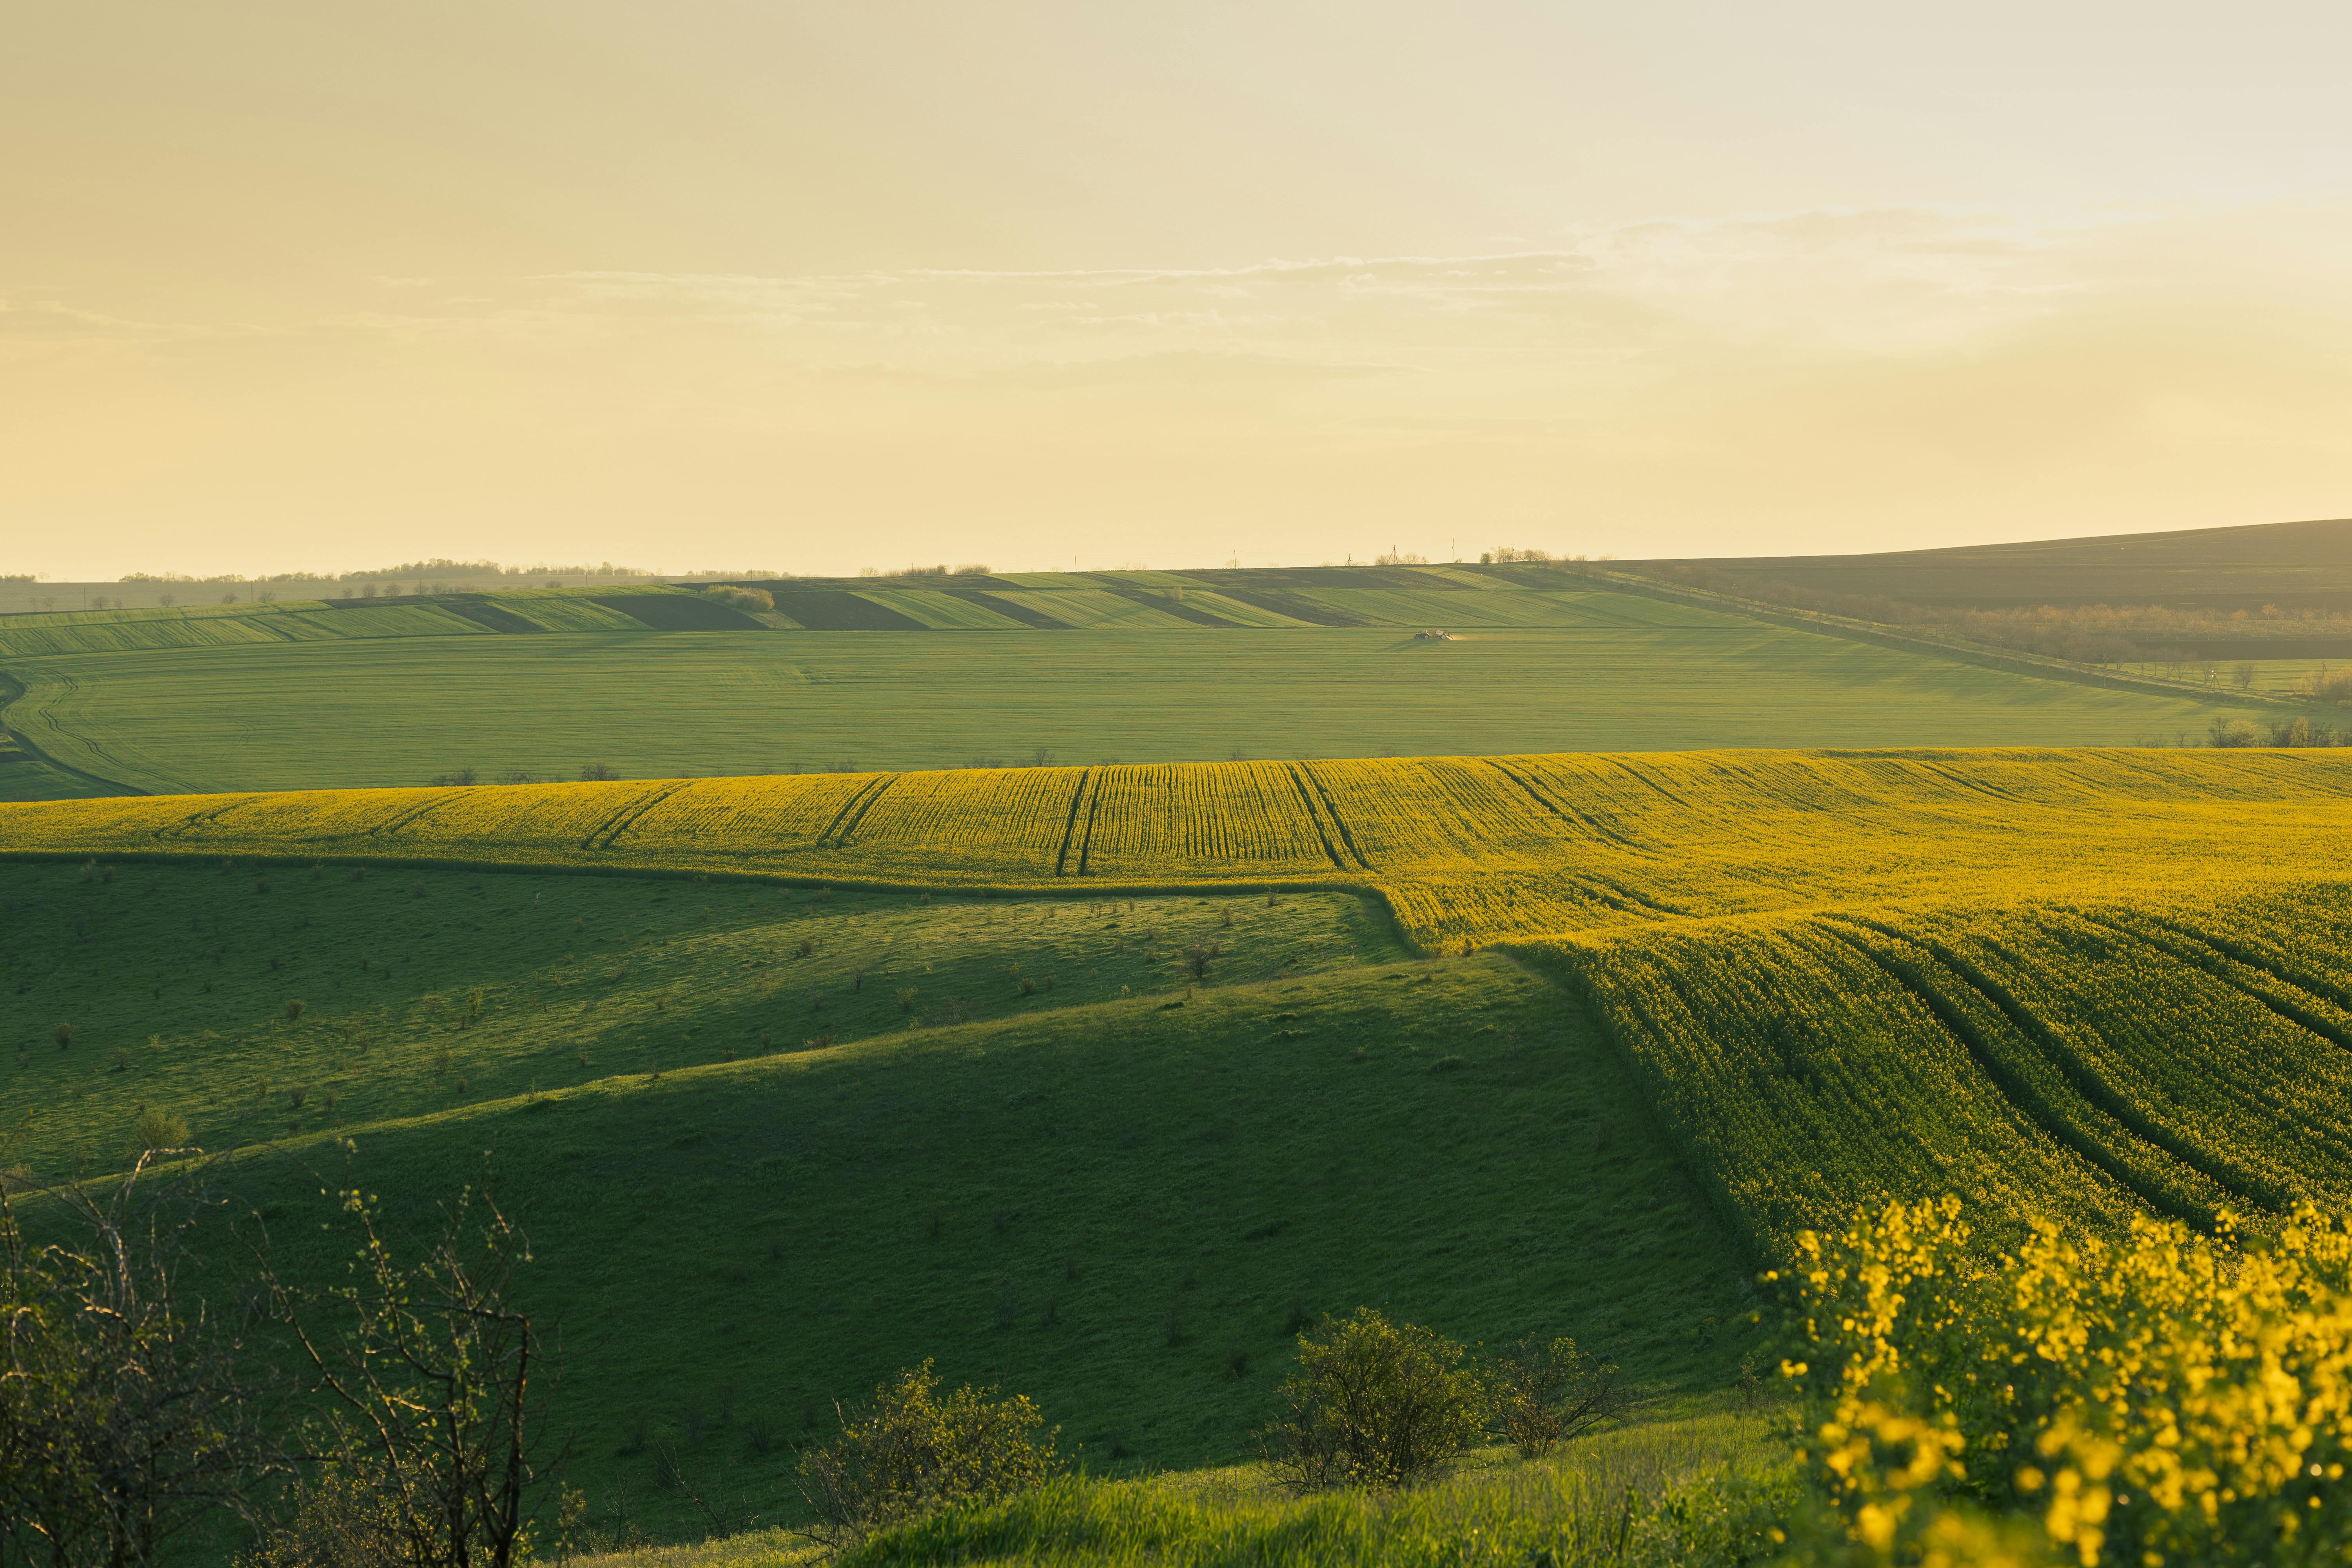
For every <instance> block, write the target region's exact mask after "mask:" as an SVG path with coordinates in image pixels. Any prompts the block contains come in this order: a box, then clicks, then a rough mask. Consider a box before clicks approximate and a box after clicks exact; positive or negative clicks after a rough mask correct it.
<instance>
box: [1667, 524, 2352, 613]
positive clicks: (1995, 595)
mask: <svg viewBox="0 0 2352 1568" xmlns="http://www.w3.org/2000/svg"><path fill="white" fill-rule="evenodd" d="M1621 564H1622V566H1623V567H1624V568H1625V569H1627V570H1631V571H1640V570H1643V569H1645V568H1656V567H1660V566H1664V565H1667V564H1675V565H1683V566H1693V567H1700V568H1705V569H1707V570H1710V571H1714V572H1719V573H1722V574H1726V575H1727V576H1734V577H1749V578H1755V579H1758V580H1772V581H1778V582H1782V583H1791V584H1799V585H1801V586H1803V587H1808V588H1820V589H1825V590H1829V591H1832V592H1836V593H1842V594H1873V595H1886V596H1888V597H1891V598H1897V599H1907V600H1910V601H1912V602H1914V603H1917V604H1934V605H1969V606H1974V607H1978V608H1986V609H1991V608H2005V607H2014V606H2019V605H2097V604H2108V605H2151V604H2152V605H2180V606H2184V607H2189V606H2201V607H2206V608H2220V609H2223V610H2229V609H2238V608H2246V609H2259V608H2260V607H2261V606H2262V605H2266V604H2272V605H2298V606H2322V607H2332V608H2343V607H2345V606H2346V605H2347V604H2352V518H2333V519H2325V520H2320V521H2310V522H2273V523H2257V524H2253V525H2251V526H2239V527H2231V528H2191V529H2182V530H2178V531H2171V532H2166V533H2119V534H2111V535H2102V536H2099V537H2096V538H2090V539H2036V540H2028V541H2024V542H2019V543H2015V544H1969V545H1958V546H1954V547H1951V548H1948V549H1940V550H1903V551H1889V552H1883V553H1878V554H1867V555H1756V556H1743V557H1726V558H1719V559H1704V558H1702V559H1695V560H1691V561H1685V562H1675V563H1666V562H1658V561H1629V562H1624V563H1621Z"/></svg>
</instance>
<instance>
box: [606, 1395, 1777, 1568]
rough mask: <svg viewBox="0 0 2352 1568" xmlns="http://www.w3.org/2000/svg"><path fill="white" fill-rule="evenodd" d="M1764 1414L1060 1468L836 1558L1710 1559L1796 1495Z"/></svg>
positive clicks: (1173, 1565)
mask: <svg viewBox="0 0 2352 1568" xmlns="http://www.w3.org/2000/svg"><path fill="white" fill-rule="evenodd" d="M1769 1425H1770V1423H1769V1419H1768V1418H1767V1417H1765V1416H1762V1415H1727V1414H1711V1415H1696V1416H1691V1417H1686V1418H1683V1419H1678V1420H1671V1421H1661V1422H1656V1423H1653V1424H1649V1425H1644V1426H1632V1427H1626V1428H1622V1429H1620V1430H1617V1431H1613V1432H1608V1433H1603V1434H1601V1435H1598V1436H1592V1437H1589V1438H1584V1439H1581V1440H1580V1441H1578V1442H1576V1443H1573V1444H1571V1445H1570V1446H1569V1447H1566V1448H1563V1449H1561V1450H1559V1452H1558V1453H1556V1454H1554V1455H1553V1456H1552V1457H1551V1458H1547V1459H1542V1460H1537V1461H1532V1462H1521V1461H1519V1460H1517V1459H1514V1458H1510V1457H1509V1451H1508V1450H1507V1449H1500V1448H1497V1449H1489V1450H1486V1451H1484V1452H1482V1453H1481V1454H1480V1455H1478V1456H1476V1457H1475V1458H1473V1459H1472V1460H1471V1461H1470V1462H1469V1463H1467V1464H1465V1466H1464V1467H1463V1468H1461V1469H1460V1470H1459V1471H1457V1472H1456V1473H1455V1474H1454V1476H1453V1477H1452V1478H1451V1479H1447V1480H1444V1481H1442V1482H1440V1483H1438V1484H1436V1485H1434V1486H1431V1487H1427V1488H1424V1489H1419V1490H1414V1491H1406V1492H1396V1493H1381V1492H1367V1491H1354V1490H1348V1491H1332V1492H1324V1493H1320V1494H1318V1495H1314V1496H1310V1497H1306V1498H1297V1497H1293V1496H1291V1495H1290V1494H1289V1493H1287V1492H1286V1491H1284V1490H1282V1489H1279V1488H1278V1487H1276V1486H1275V1485H1274V1484H1273V1482H1272V1481H1271V1479H1269V1477H1268V1476H1267V1474H1266V1472H1265V1469H1264V1468H1263V1467H1259V1466H1245V1467H1242V1468H1234V1469H1223V1470H1208V1471H1195V1472H1189V1473H1174V1474H1167V1475H1160V1476H1153V1477H1149V1478H1146V1479H1140V1480H1124V1481H1104V1480H1094V1479H1087V1478H1086V1477H1083V1476H1075V1477H1067V1478H1065V1479H1060V1480H1057V1481H1054V1482H1052V1483H1049V1484H1048V1485H1046V1486H1044V1487H1041V1488H1039V1489H1036V1490H1034V1491H1031V1492H1027V1493H1024V1494H1023V1495H1022V1496H1020V1497H1017V1498H1013V1499H1011V1500H1007V1501H1005V1502H1002V1503H997V1504H993V1505H991V1506H987V1507H982V1508H971V1509H962V1510H953V1511H950V1512H947V1513H942V1514H938V1515H935V1516H933V1517H931V1518H929V1519H927V1520H923V1521H919V1522H916V1523H914V1524H910V1525H908V1526H905V1527H903V1528H901V1529H898V1530H896V1531H889V1532H887V1533H885V1534H882V1535H878V1536H877V1537H875V1538H874V1539H872V1540H871V1541H869V1542H866V1545H865V1546H864V1547H863V1548H861V1549H860V1550H858V1551H856V1552H853V1553H851V1554H849V1555H848V1556H846V1557H845V1558H842V1559H840V1561H841V1562H842V1563H844V1564H845V1565H852V1568H889V1565H901V1564H903V1565H909V1568H911V1565H915V1564H949V1563H958V1564H982V1563H1045V1564H1072V1565H1076V1564H1080V1563H1084V1564H1088V1565H1089V1568H1092V1565H1097V1564H1111V1565H1116V1564H1122V1563H1152V1564H1153V1565H1154V1568H1223V1565H1225V1564H1234V1565H1236V1568H1238V1565H1240V1564H1249V1565H1251V1568H1281V1565H1285V1564H1298V1565H1300V1568H1307V1565H1309V1564H1312V1565H1316V1568H1322V1565H1325V1564H1340V1565H1347V1564H1375V1563H1378V1564H1402V1565H1405V1568H1412V1565H1414V1564H1424V1563H1426V1564H1438V1563H1444V1564H1448V1565H1461V1568H1475V1565H1480V1564H1488V1563H1492V1564H1498V1565H1499V1564H1504V1563H1509V1564H1513V1565H1514V1568H1525V1565H1526V1564H1529V1563H1538V1562H1542V1561H1545V1560H1546V1556H1545V1554H1547V1553H1548V1554H1549V1562H1550V1563H1553V1564H1554V1565H1555V1568H1568V1565H1570V1564H1572V1563H1604V1562H1606V1563H1633V1564H1639V1563H1735V1562H1741V1561H1749V1562H1752V1561H1757V1560H1759V1559H1761V1558H1764V1557H1768V1556H1770V1555H1772V1554H1774V1552H1776V1550H1777V1543H1778V1542H1779V1540H1780V1537H1779V1536H1778V1535H1776V1534H1775V1533H1774V1532H1775V1531H1776V1529H1777V1528H1778V1527H1779V1526H1780V1525H1781V1524H1782V1523H1783V1522H1784V1521H1787V1520H1788V1519H1789V1518H1790V1515H1791V1514H1792V1513H1794V1512H1796V1511H1797V1510H1798V1491H1797V1486H1798V1482H1797V1479H1796V1476H1795V1472H1794V1470H1793V1468H1791V1467H1790V1466H1789V1465H1788V1464H1787V1463H1786V1462H1785V1461H1783V1460H1781V1459H1780V1458H1779V1457H1778V1456H1779V1453H1780V1448H1779V1447H1778V1445H1776V1444H1773V1443H1771V1442H1769V1440H1768V1438H1767V1436H1766V1434H1767V1429H1768V1427H1769ZM820 1556H821V1554H820V1553H816V1552H813V1551H812V1550H811V1549H809V1548H808V1547H807V1546H805V1545H804V1544H803V1543H802V1542H799V1541H798V1540H796V1539H795V1538H794V1537H793V1536H792V1535H791V1534H790V1533H788V1532H786V1531H765V1532H762V1533H760V1534H755V1535H746V1536H739V1537H736V1538H734V1539H733V1540H731V1541H723V1542H709V1543H707V1544H705V1545H702V1546H694V1547H671V1548H653V1549H647V1550H645V1551H641V1552H628V1553H621V1554H615V1555H613V1556H609V1557H599V1558H588V1559H575V1560H574V1561H575V1562H576V1563H580V1564H581V1565H582V1568H782V1565H783V1564H788V1563H812V1562H815V1561H818V1560H819V1559H820Z"/></svg>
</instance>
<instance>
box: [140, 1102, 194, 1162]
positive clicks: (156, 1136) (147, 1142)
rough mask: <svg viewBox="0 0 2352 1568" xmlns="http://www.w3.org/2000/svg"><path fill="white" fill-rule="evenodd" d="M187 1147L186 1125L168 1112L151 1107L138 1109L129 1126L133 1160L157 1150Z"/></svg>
mask: <svg viewBox="0 0 2352 1568" xmlns="http://www.w3.org/2000/svg"><path fill="white" fill-rule="evenodd" d="M187 1146H188V1124H187V1123H186V1122H184V1121H181V1120H180V1119H179V1118H178V1117H176V1116H174V1115H173V1114H172V1113H171V1112H170V1111H168V1110H158V1109H157V1108H155V1107H154V1106H152V1105H142V1106H141V1107H140V1108H139V1115H138V1118H137V1120H135V1121H132V1122H131V1157H132V1158H133V1159H136V1158H138V1157H139V1156H140V1155H142V1154H145V1153H149V1152H152V1151H154V1150H157V1149H184V1148H186V1147H187Z"/></svg>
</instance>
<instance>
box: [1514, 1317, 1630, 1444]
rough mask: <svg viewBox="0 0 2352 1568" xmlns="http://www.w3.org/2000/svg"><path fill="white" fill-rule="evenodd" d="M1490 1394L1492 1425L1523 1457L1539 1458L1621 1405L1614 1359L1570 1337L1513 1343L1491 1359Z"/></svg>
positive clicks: (1607, 1415)
mask: <svg viewBox="0 0 2352 1568" xmlns="http://www.w3.org/2000/svg"><path fill="white" fill-rule="evenodd" d="M1489 1393H1490V1394H1491V1396H1492V1398H1493V1402H1494V1408H1495V1426H1496V1429H1497V1430H1499V1431H1500V1432H1501V1433H1502V1435H1503V1436H1504V1437H1506V1438H1507V1439H1508V1440H1509V1442H1510V1443H1511V1446H1512V1447H1516V1448H1517V1449H1518V1451H1519V1457H1520V1458H1524V1459H1540V1458H1543V1457H1544V1456H1545V1455H1546V1454H1549V1453H1550V1452H1551V1451H1552V1448H1553V1447H1554V1446H1556V1445H1558V1444H1559V1443H1563V1442H1566V1441H1567V1440H1568V1439H1569V1438H1570V1437H1573V1436H1577V1435H1578V1434H1580V1433H1581V1432H1584V1431H1586V1430H1588V1429H1590V1428H1591V1427H1593V1426H1599V1425H1600V1424H1601V1422H1602V1421H1605V1420H1607V1419H1608V1418H1609V1417H1610V1416H1612V1415H1615V1414H1617V1413H1618V1411H1619V1410H1621V1409H1622V1408H1623V1405H1624V1390H1623V1386H1622V1384H1620V1383H1619V1382H1618V1380H1617V1368H1616V1365H1615V1363H1611V1362H1606V1361H1603V1360H1601V1358H1600V1357H1599V1356H1596V1355H1594V1354H1593V1353H1592V1352H1590V1351H1585V1350H1580V1349H1578V1348H1577V1344H1576V1342H1575V1341H1574V1340H1570V1339H1559V1340H1553V1341H1550V1342H1549V1343H1547V1342H1544V1341H1542V1340H1538V1339H1526V1340H1521V1341H1520V1342H1518V1343H1517V1344H1516V1345H1513V1346H1512V1347H1511V1348H1510V1350H1509V1351H1507V1352H1505V1353H1504V1355H1503V1357H1502V1359H1500V1360H1499V1361H1497V1362H1496V1363H1495V1368H1494V1372H1493V1374H1492V1377H1491V1385H1490V1388H1489Z"/></svg>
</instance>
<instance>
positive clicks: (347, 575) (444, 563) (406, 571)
mask: <svg viewBox="0 0 2352 1568" xmlns="http://www.w3.org/2000/svg"><path fill="white" fill-rule="evenodd" d="M659 575H661V574H659V573H657V572H649V571H646V569H645V568H643V567H638V566H615V565H614V564H613V563H611V562H610V561H606V562H603V563H599V564H597V565H594V566H556V565H550V564H545V563H542V564H540V565H536V566H506V565H501V564H499V563H498V562H496V561H452V560H450V559H449V558H448V557H446V556H442V555H436V556H435V557H433V558H432V559H431V560H429V561H411V562H408V563H405V564H404V565H400V566H371V567H367V568H364V569H362V570H361V571H357V572H278V573H273V574H269V575H268V576H261V577H247V576H245V575H243V574H239V573H236V572H224V573H217V574H214V575H211V576H206V577H192V576H189V575H188V574H186V573H184V572H129V573H125V574H123V575H121V577H118V578H116V579H115V581H116V582H118V583H193V584H208V583H239V584H243V583H388V582H393V581H395V580H400V581H411V582H413V581H415V580H417V579H420V578H422V579H447V578H455V577H466V578H473V577H495V578H499V579H509V578H514V579H521V580H524V581H528V580H529V579H530V578H533V577H658V576H659ZM744 575H746V576H756V575H760V574H757V573H746V574H744Z"/></svg>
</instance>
